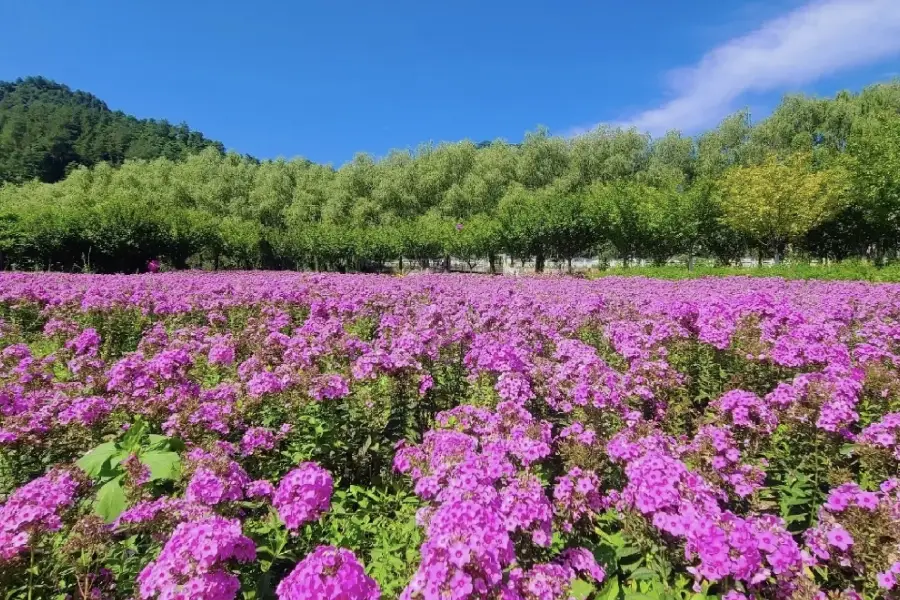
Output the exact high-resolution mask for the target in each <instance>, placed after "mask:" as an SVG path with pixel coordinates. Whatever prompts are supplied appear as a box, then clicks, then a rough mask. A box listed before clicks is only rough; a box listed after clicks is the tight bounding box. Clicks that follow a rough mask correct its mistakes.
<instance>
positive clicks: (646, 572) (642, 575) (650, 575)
mask: <svg viewBox="0 0 900 600" xmlns="http://www.w3.org/2000/svg"><path fill="white" fill-rule="evenodd" d="M628 578H629V579H634V580H635V581H646V580H648V579H655V578H656V573H654V572H653V571H651V570H650V569H648V568H647V567H638V568H637V569H635V570H634V571H632V572H631V573H629V575H628Z"/></svg>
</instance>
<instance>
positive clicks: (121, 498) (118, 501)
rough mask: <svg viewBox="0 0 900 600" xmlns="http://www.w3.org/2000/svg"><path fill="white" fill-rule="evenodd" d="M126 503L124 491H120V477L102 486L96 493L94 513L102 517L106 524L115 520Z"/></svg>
mask: <svg viewBox="0 0 900 600" xmlns="http://www.w3.org/2000/svg"><path fill="white" fill-rule="evenodd" d="M126 506H128V501H127V499H126V498H125V490H123V489H122V476H121V475H120V476H119V477H116V478H115V479H111V480H109V481H107V482H106V483H104V484H103V487H101V488H100V489H99V490H98V491H97V499H96V500H95V501H94V511H95V512H96V513H97V514H98V515H100V516H101V517H103V520H104V521H106V522H107V523H112V522H113V521H115V520H116V517H118V516H119V515H120V514H122V511H123V510H125V507H126Z"/></svg>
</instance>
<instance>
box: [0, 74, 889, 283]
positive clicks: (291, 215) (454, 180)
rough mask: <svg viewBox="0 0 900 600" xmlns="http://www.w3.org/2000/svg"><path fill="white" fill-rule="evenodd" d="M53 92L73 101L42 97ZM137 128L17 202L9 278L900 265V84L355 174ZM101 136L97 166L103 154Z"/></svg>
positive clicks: (436, 148)
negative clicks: (565, 266)
mask: <svg viewBox="0 0 900 600" xmlns="http://www.w3.org/2000/svg"><path fill="white" fill-rule="evenodd" d="M42 86H43V87H44V88H49V89H50V90H53V89H56V88H59V87H60V86H55V84H49V83H47V82H44V83H42V84H37V83H34V82H32V83H30V84H28V86H26V88H28V89H40V88H41V87H42ZM48 93H49V92H48ZM61 93H63V94H64V95H65V94H68V95H71V96H73V97H77V98H78V99H79V100H78V102H74V101H73V104H75V105H82V104H84V105H88V106H92V103H98V104H97V108H96V110H95V112H96V113H97V114H99V115H115V114H116V113H108V111H106V112H105V107H103V106H102V104H99V101H97V100H96V99H94V98H92V97H91V96H88V95H86V94H84V95H80V96H79V95H77V94H71V92H61ZM20 97H21V96H20ZM5 101H6V97H4V98H3V99H2V100H0V103H2V102H5ZM30 106H31V105H30V104H29V107H30ZM48 110H49V109H48ZM91 110H94V109H87V108H85V109H84V111H85V114H94V113H92V112H91ZM76 113H78V111H77V110H76V109H73V113H72V114H76ZM48 114H53V113H52V111H51V112H50V113H48ZM78 114H80V113H78ZM107 118H108V119H109V121H105V120H103V118H101V119H100V120H99V122H102V123H107V122H108V123H109V127H108V128H107V129H105V130H104V129H103V128H101V129H100V130H104V131H108V132H109V134H108V135H111V136H113V137H115V136H114V135H113V132H116V131H121V130H120V129H118V128H117V127H116V126H115V124H116V123H118V122H119V121H118V120H116V119H114V118H113V117H112V116H108V117H107ZM121 118H122V119H125V121H124V122H126V123H132V124H133V127H134V129H129V128H128V127H126V126H124V125H123V126H122V128H123V129H122V130H124V131H125V132H140V135H138V134H137V133H135V135H134V136H133V137H131V138H129V139H130V140H131V143H130V144H124V145H121V146H119V147H120V148H121V152H120V154H117V155H116V157H115V158H111V159H110V161H109V162H99V163H97V164H96V165H94V166H92V167H78V168H75V169H73V170H72V171H71V173H70V174H69V175H68V176H67V177H66V178H65V179H63V180H62V181H59V182H57V183H52V184H50V183H41V182H39V181H33V180H32V181H28V182H26V183H22V184H7V185H4V186H2V187H0V266H2V267H3V268H28V269H30V268H42V269H65V270H77V269H89V270H95V271H104V272H114V271H128V272H133V271H135V270H139V269H142V268H144V266H145V265H146V264H147V261H148V260H150V259H151V258H159V259H161V260H163V261H164V262H165V263H167V264H168V265H170V266H173V267H176V268H181V267H185V266H196V267H206V268H235V267H237V268H258V267H262V268H314V269H337V270H355V269H378V268H380V266H381V265H383V264H384V263H385V262H386V261H388V260H397V259H401V260H403V259H406V260H417V261H422V262H423V263H425V262H427V261H434V260H437V261H442V262H445V261H446V260H447V258H448V257H455V258H458V259H461V260H463V261H467V262H471V263H474V262H475V261H477V260H479V259H484V258H486V259H490V260H491V261H492V262H493V259H494V258H495V257H496V256H497V255H499V254H506V255H510V256H513V257H516V258H522V259H534V260H535V263H536V265H537V266H538V268H540V266H542V265H543V263H544V261H545V260H558V261H567V260H570V259H572V258H573V257H578V256H599V257H601V258H602V257H610V258H612V257H617V258H622V259H624V260H625V261H630V260H634V259H639V258H643V259H650V260H652V261H653V262H654V263H664V262H666V261H667V260H669V259H670V258H672V257H677V258H679V259H686V260H688V261H690V260H691V259H692V257H694V256H706V257H711V258H714V259H715V260H716V261H717V262H720V263H724V264H728V263H729V262H732V261H734V260H735V259H737V258H739V257H742V256H746V255H747V253H748V252H752V253H754V254H755V253H759V255H760V256H770V257H775V258H776V260H779V259H781V258H782V257H784V256H786V255H790V254H792V255H794V256H805V257H811V258H827V259H845V258H850V257H865V258H869V259H873V260H874V261H876V262H877V263H882V262H884V261H886V260H892V259H896V258H897V257H898V252H900V83H898V82H894V83H885V84H878V85H872V86H870V87H868V88H866V89H864V90H862V91H861V92H859V93H849V92H841V93H839V94H837V95H836V96H834V97H832V98H816V97H808V96H803V95H792V96H787V97H785V98H784V100H783V101H782V103H781V104H780V105H779V106H778V107H777V109H776V110H775V111H774V112H773V113H772V114H771V115H770V116H769V117H767V118H766V119H764V120H761V121H758V122H756V123H752V124H751V123H750V120H749V118H748V116H747V114H745V113H743V112H738V113H736V114H733V115H731V116H729V117H727V118H726V119H724V120H723V121H722V122H721V123H720V124H719V126H718V127H715V128H714V129H712V130H710V131H707V132H705V133H703V134H702V135H699V136H696V137H694V136H685V135H682V134H680V133H678V132H677V131H673V132H670V133H668V134H667V135H665V136H662V137H659V138H652V137H651V136H649V135H646V134H645V133H643V132H640V131H637V130H634V129H618V128H611V127H600V128H597V129H595V130H593V131H590V132H588V133H585V134H584V135H580V136H577V137H574V138H565V137H559V136H553V135H550V134H549V132H548V131H546V130H544V129H538V130H537V131H534V132H530V133H527V134H526V135H525V136H524V139H523V140H522V141H521V143H518V144H510V143H507V142H505V141H503V140H498V141H494V142H490V143H485V142H482V143H477V144H476V143H473V142H471V141H461V142H456V143H444V144H438V145H434V144H424V145H422V146H420V147H419V148H417V149H415V150H397V151H393V152H391V153H389V154H388V155H387V156H385V157H383V158H375V157H373V156H371V155H368V154H359V155H357V156H356V157H354V159H353V160H351V161H350V162H348V163H346V164H344V165H342V166H341V167H340V168H337V169H335V168H332V167H331V166H327V165H319V164H315V163H312V162H310V161H308V160H303V159H295V160H290V161H285V160H275V161H258V160H254V159H251V158H248V157H244V156H240V155H238V154H234V153H222V152H221V147H220V146H216V145H214V146H212V147H208V148H205V149H203V150H202V151H200V152H197V153H192V152H191V151H190V150H193V149H196V148H199V147H202V146H203V145H204V144H207V143H208V142H206V141H205V140H204V138H202V136H199V134H194V135H195V136H196V137H191V133H190V132H189V131H188V130H184V135H183V136H181V135H179V134H173V135H174V139H175V140H180V141H182V142H184V144H183V145H179V144H178V143H173V144H169V143H168V142H170V141H171V140H172V139H173V135H162V134H160V135H158V136H154V135H153V134H152V131H154V125H153V124H150V123H149V122H141V121H135V120H131V121H129V120H128V118H127V117H124V116H121ZM39 121H41V120H39V119H37V120H36V121H35V122H36V123H38V122H39ZM61 121H62V122H66V120H65V119H61ZM140 124H142V125H140ZM139 125H140V126H139ZM39 126H40V125H35V127H39ZM20 127H21V126H20ZM60 127H61V128H62V131H65V130H66V129H65V127H63V126H60ZM142 127H143V128H145V129H142ZM155 127H160V125H159V124H155ZM162 127H163V130H164V131H167V132H171V131H173V129H172V128H169V129H165V127H169V126H162ZM2 129H3V131H4V136H5V135H8V133H6V132H7V131H8V130H10V129H12V127H11V126H9V125H8V123H5V122H4V123H3V127H2ZM174 130H175V131H177V128H176V129H174ZM148 131H149V132H151V133H148ZM50 137H52V136H50ZM63 137H65V136H63ZM123 137H128V136H127V135H125V134H123ZM20 139H21V138H20ZM47 139H50V138H47ZM72 139H80V138H79V137H78V136H73V138H72ZM90 140H91V138H90V137H88V136H85V137H84V138H83V143H84V144H85V146H86V148H85V149H81V150H79V151H80V152H84V153H85V154H87V155H88V156H90V159H89V160H84V162H85V163H91V162H93V161H98V160H101V159H103V158H104V156H103V154H102V153H101V152H100V150H99V148H100V147H101V146H104V144H101V143H99V142H93V143H91V142H90ZM190 140H193V141H190ZM69 145H70V146H72V147H75V145H72V144H69ZM66 146H67V145H66V144H61V147H66ZM151 146H152V147H155V148H156V149H158V150H159V151H160V152H159V154H154V152H156V150H153V151H150V150H148V149H147V148H148V147H151ZM51 147H52V144H51ZM90 148H96V149H97V150H88V149H90ZM92 152H93V154H91V153H92ZM141 152H147V153H148V154H141ZM37 154H38V155H40V156H44V155H43V154H40V152H38V153H37ZM60 155H61V153H60ZM14 156H16V157H21V156H22V155H21V154H19V153H14ZM49 156H51V157H55V156H57V155H56V154H53V153H51V154H49ZM152 156H158V157H157V158H150V157H152ZM0 157H3V158H4V159H7V158H8V157H9V155H8V154H6V153H0ZM127 158H134V159H135V160H125V162H124V163H123V164H122V165H121V166H118V163H119V162H121V160H122V159H127ZM176 159H177V160H176ZM50 163H51V164H56V163H54V162H53V161H52V160H51V161H50ZM35 164H36V165H38V166H40V165H41V164H42V163H41V161H40V160H37V161H36V162H35ZM58 164H60V165H65V164H67V161H66V160H65V159H64V158H63V159H60V160H59V161H58ZM63 170H64V169H63ZM20 179H21V177H20ZM25 179H28V178H27V177H25ZM50 179H52V177H51V178H50Z"/></svg>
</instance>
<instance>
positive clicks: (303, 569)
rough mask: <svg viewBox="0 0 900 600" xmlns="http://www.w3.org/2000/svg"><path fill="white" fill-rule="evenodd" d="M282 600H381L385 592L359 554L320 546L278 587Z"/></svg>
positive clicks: (277, 591)
mask: <svg viewBox="0 0 900 600" xmlns="http://www.w3.org/2000/svg"><path fill="white" fill-rule="evenodd" d="M276 593H277V594H278V598H279V600H378V599H379V598H380V597H381V590H380V589H378V584H377V583H375V580H374V579H372V578H371V577H369V576H368V575H366V572H365V570H364V569H363V567H362V565H361V564H360V563H359V561H358V560H357V559H356V555H354V554H353V552H351V551H349V550H345V549H343V548H334V547H332V546H319V547H318V548H316V549H315V550H314V551H313V552H312V553H311V554H309V555H308V556H307V557H306V558H304V559H303V560H302V561H300V562H299V563H297V566H296V567H294V570H293V571H291V572H290V574H289V575H288V576H287V577H285V578H284V579H283V580H282V581H281V583H279V584H278V589H277V590H276Z"/></svg>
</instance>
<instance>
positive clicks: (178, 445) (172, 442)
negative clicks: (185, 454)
mask: <svg viewBox="0 0 900 600" xmlns="http://www.w3.org/2000/svg"><path fill="white" fill-rule="evenodd" d="M147 440H148V443H147V445H146V446H145V448H146V449H147V450H171V451H173V452H180V451H182V450H184V442H182V441H181V440H179V439H178V438H170V437H166V436H164V435H160V434H158V433H151V434H150V435H148V436H147Z"/></svg>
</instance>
